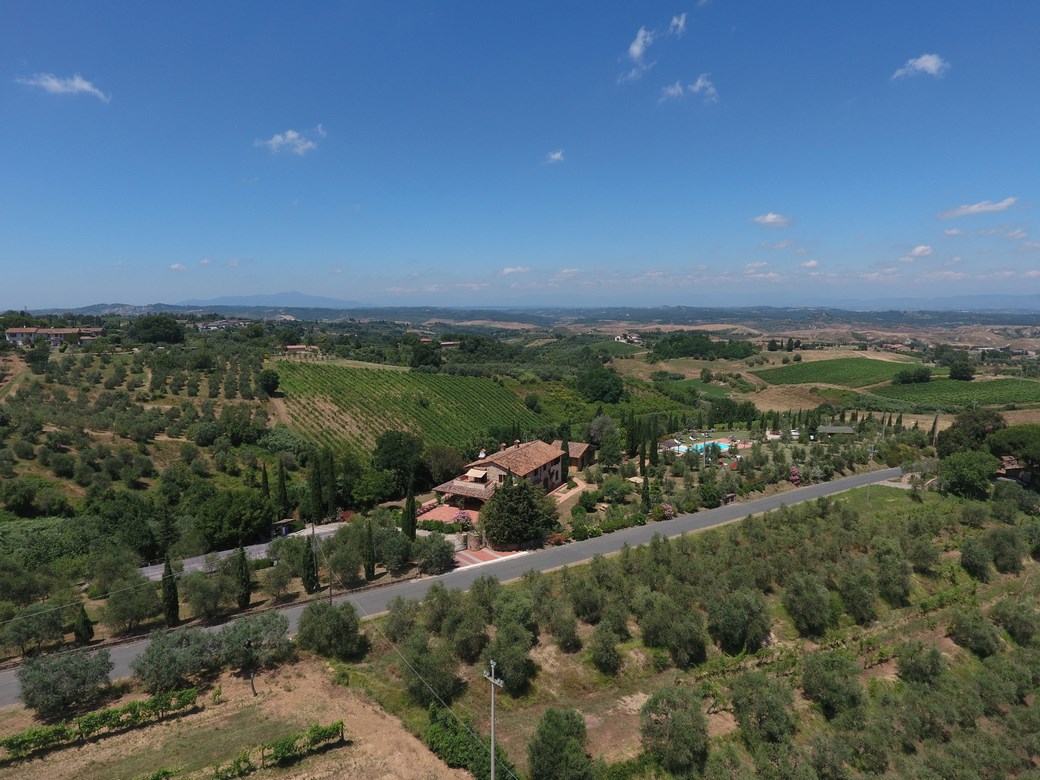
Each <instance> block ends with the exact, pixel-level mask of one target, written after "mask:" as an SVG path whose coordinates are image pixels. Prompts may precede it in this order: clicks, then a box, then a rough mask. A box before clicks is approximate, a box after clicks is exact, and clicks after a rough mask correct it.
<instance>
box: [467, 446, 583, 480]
mask: <svg viewBox="0 0 1040 780" xmlns="http://www.w3.org/2000/svg"><path fill="white" fill-rule="evenodd" d="M561 457H563V450H561V449H560V448H559V447H554V446H553V445H551V444H546V443H545V442H544V441H541V440H540V439H535V440H534V441H529V442H527V443H526V444H514V445H513V446H512V447H506V449H504V450H500V451H499V452H492V453H491V454H490V455H488V456H487V457H485V458H482V459H481V460H475V461H473V462H472V463H468V464H466V468H467V469H471V468H474V467H479V466H486V465H488V464H493V465H495V466H498V467H499V468H502V469H506V470H508V471H510V472H511V473H513V474H515V475H516V476H518V477H526V476H527V475H528V474H530V473H531V472H532V471H537V470H538V469H540V468H541V467H542V466H544V465H546V464H547V463H552V462H553V461H554V460H556V459H557V458H561Z"/></svg>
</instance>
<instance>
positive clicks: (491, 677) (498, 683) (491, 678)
mask: <svg viewBox="0 0 1040 780" xmlns="http://www.w3.org/2000/svg"><path fill="white" fill-rule="evenodd" d="M490 665H491V671H490V672H484V679H486V680H487V681H488V682H489V683H491V780H495V688H501V687H502V686H503V685H505V683H504V682H503V681H502V680H500V679H499V678H497V677H495V662H494V661H491V662H490Z"/></svg>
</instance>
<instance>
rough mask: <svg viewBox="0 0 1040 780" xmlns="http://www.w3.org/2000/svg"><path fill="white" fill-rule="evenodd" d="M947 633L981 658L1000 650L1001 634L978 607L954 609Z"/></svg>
mask: <svg viewBox="0 0 1040 780" xmlns="http://www.w3.org/2000/svg"><path fill="white" fill-rule="evenodd" d="M947 634H948V635H949V637H950V639H952V640H953V641H954V642H956V643H957V644H958V645H960V646H961V647H963V648H965V649H967V650H971V652H973V653H975V655H977V656H979V658H986V657H988V656H991V655H993V654H994V653H996V652H998V651H999V650H1000V636H999V635H998V634H997V630H996V629H995V628H994V627H993V624H992V623H990V622H989V621H988V620H986V616H985V615H983V614H982V612H981V611H980V610H979V609H978V608H975V609H969V610H961V609H957V610H954V612H953V616H952V618H951V620H950V626H949V628H948V629H947Z"/></svg>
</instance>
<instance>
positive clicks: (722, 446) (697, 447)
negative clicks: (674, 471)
mask: <svg viewBox="0 0 1040 780" xmlns="http://www.w3.org/2000/svg"><path fill="white" fill-rule="evenodd" d="M705 444H714V445H715V446H716V447H718V448H719V450H720V451H722V452H725V451H726V450H728V449H729V445H728V444H727V443H726V442H724V441H716V442H703V443H700V444H689V445H687V444H680V445H679V446H678V447H676V448H675V449H676V451H677V452H689V451H690V450H693V451H694V452H704V445H705Z"/></svg>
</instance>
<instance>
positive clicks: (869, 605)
mask: <svg viewBox="0 0 1040 780" xmlns="http://www.w3.org/2000/svg"><path fill="white" fill-rule="evenodd" d="M839 589H840V592H841V600H842V603H843V604H844V605H845V611H846V612H848V613H849V615H850V616H851V617H852V619H853V620H855V621H856V622H857V623H859V624H861V625H863V624H866V623H870V622H871V621H872V620H874V618H875V617H877V590H878V587H877V577H876V576H875V575H874V572H873V571H872V570H871V568H870V565H869V564H868V563H867V560H866V559H865V558H855V559H853V560H851V561H849V563H848V564H847V567H846V570H845V573H844V575H843V576H842V578H841V581H840V583H839Z"/></svg>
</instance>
